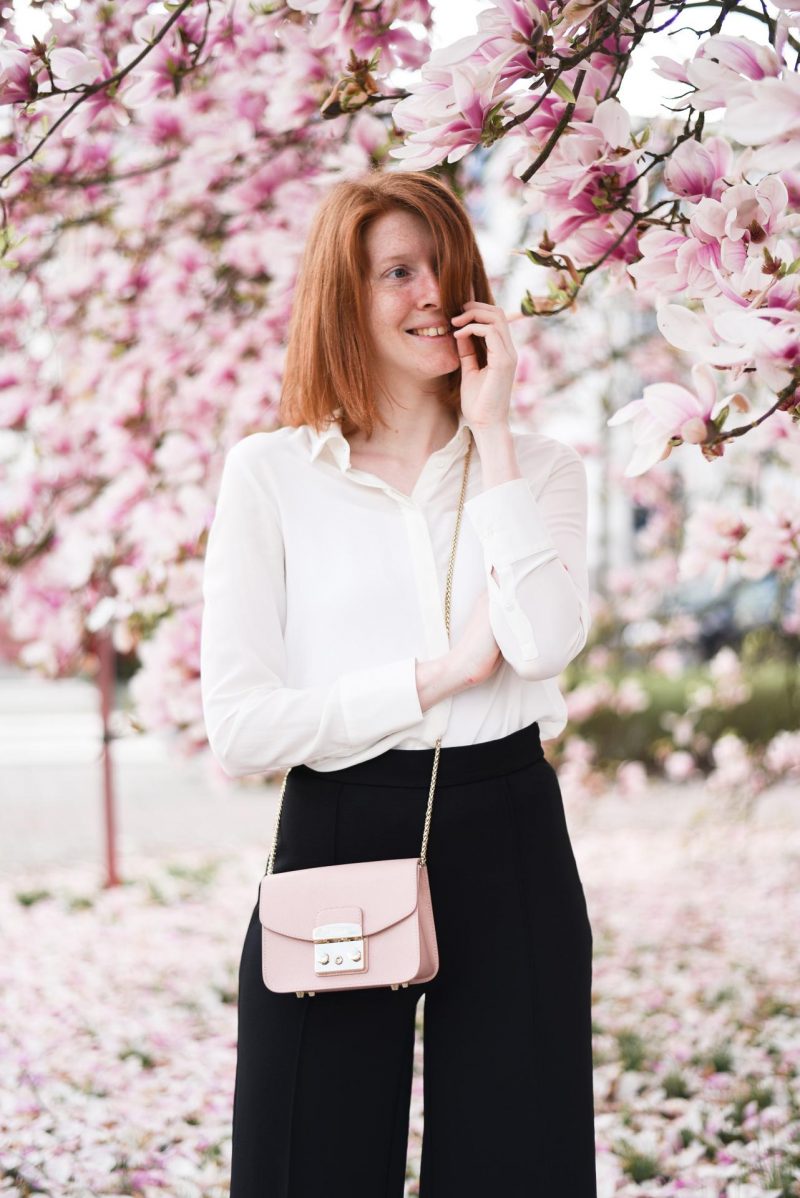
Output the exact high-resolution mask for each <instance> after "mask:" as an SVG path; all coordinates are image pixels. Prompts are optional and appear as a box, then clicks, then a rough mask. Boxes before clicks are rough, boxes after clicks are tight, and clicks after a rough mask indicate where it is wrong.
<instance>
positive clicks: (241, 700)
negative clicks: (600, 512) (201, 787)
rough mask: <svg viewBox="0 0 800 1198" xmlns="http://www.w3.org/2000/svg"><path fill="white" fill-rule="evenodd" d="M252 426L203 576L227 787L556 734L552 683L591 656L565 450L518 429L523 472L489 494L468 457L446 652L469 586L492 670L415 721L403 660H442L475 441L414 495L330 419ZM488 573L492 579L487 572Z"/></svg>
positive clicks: (440, 456)
mask: <svg viewBox="0 0 800 1198" xmlns="http://www.w3.org/2000/svg"><path fill="white" fill-rule="evenodd" d="M340 414H341V409H339V410H338V412H337V413H336V416H337V418H336V419H332V420H331V421H330V422H329V423H328V425H327V427H326V428H325V429H324V430H323V431H321V432H319V433H317V432H316V431H315V430H314V429H313V428H312V427H311V426H309V425H301V426H299V427H294V428H293V427H288V426H287V427H283V428H279V429H276V430H274V431H272V432H257V433H252V434H250V435H249V436H246V437H244V438H242V439H241V440H240V441H239V442H237V444H235V445H234V446H233V447H232V448H231V449H230V450H229V451H228V453H227V455H226V458H225V462H224V467H223V471H222V479H221V483H220V489H219V495H218V499H217V506H216V511H215V515H214V519H213V522H212V525H211V528H210V530H209V536H208V543H207V548H206V556H205V566H204V574H203V600H204V607H203V616H202V626H201V646H200V674H201V694H202V703H203V714H204V719H205V724H206V730H207V732H208V739H209V743H210V745H211V749H212V751H213V753H214V755H215V757H216V758H217V760H218V761H219V763H220V765H221V766H222V768H223V770H224V771H225V773H226V774H228V775H229V776H230V777H234V778H235V777H243V776H244V775H247V774H258V773H263V772H267V771H272V770H281V771H283V770H285V769H287V768H288V767H289V766H290V765H299V764H301V763H305V764H307V765H310V766H312V767H313V768H314V769H316V770H322V771H325V770H333V769H341V768H342V767H343V766H346V765H352V764H355V763H356V762H359V761H363V760H365V759H366V758H369V757H374V756H376V755H377V754H379V753H382V752H384V751H385V750H386V749H390V748H400V749H417V748H432V747H433V745H434V743H435V741H436V738H437V736H441V738H442V747H443V748H445V747H447V746H449V745H464V744H474V743H477V742H480V741H486V740H492V739H495V738H496V737H501V736H505V735H507V734H508V733H511V732H515V731H517V730H518V729H520V728H523V727H525V726H526V725H528V724H530V723H532V722H533V721H534V720H538V722H539V728H540V735H541V738H542V740H545V739H547V738H552V737H554V736H557V735H558V734H559V733H560V732H561V731H562V729H563V728H564V726H565V725H566V718H567V717H566V704H565V703H564V699H563V697H562V694H561V692H560V690H559V686H558V682H557V676H558V674H559V673H560V672H561V671H562V670H563V669H564V667H565V666H566V665H567V663H568V662H570V661H571V660H572V659H573V658H574V657H575V656H576V654H577V653H579V652H580V650H581V649H582V648H583V646H584V645H585V643H586V638H587V635H588V632H589V626H590V614H589V584H588V569H587V561H586V522H587V480H586V469H585V466H584V464H583V461H582V459H581V457H580V456H579V455H578V453H577V452H576V451H575V450H574V449H573V448H572V447H571V446H569V445H566V444H563V443H562V442H560V441H556V440H554V439H553V438H552V437H548V436H545V435H544V434H543V433H539V432H527V431H526V432H518V431H516V430H514V429H512V434H513V438H514V444H515V448H516V453H517V458H518V461H519V465H520V470H521V473H522V475H523V477H522V478H518V479H512V480H509V481H507V482H503V483H500V484H498V485H496V486H492V487H489V488H488V489H486V490H484V489H483V485H482V480H481V462H480V454H479V452H478V448H477V446H474V447H473V451H472V461H471V463H470V471H469V481H468V486H467V493H466V497H465V503H464V518H463V519H462V523H461V531H460V534H459V542H458V549H457V554H456V564H455V569H454V575H453V593H452V601H451V636H450V642H449V643H450V644H454V643H455V642H456V641H457V640H458V639H459V637H460V635H461V633H462V631H463V629H464V626H465V624H466V623H467V621H468V619H469V616H470V613H471V611H472V608H473V605H474V604H475V602H476V600H477V598H478V595H479V593H480V592H481V589H482V588H487V587H488V591H489V599H490V603H489V618H490V622H491V627H492V630H493V633H494V636H495V639H496V641H497V643H498V645H499V647H500V650H501V652H502V655H503V659H504V660H501V661H500V664H499V665H498V666H497V668H496V669H495V670H494V672H493V673H492V674H491V675H490V677H489V678H487V679H486V681H485V682H483V683H480V684H478V685H475V686H472V687H468V688H467V689H466V690H463V691H461V692H459V693H458V694H456V695H453V696H450V697H448V698H446V699H443V700H442V701H441V702H439V703H437V704H435V705H434V706H433V707H430V708H429V709H428V710H427V711H426V712H424V713H423V711H422V709H421V708H420V704H419V695H418V693H417V687H416V678H415V670H416V662H417V660H420V661H423V660H425V659H428V658H433V657H440V656H442V655H443V654H445V653H446V652H447V650H448V638H447V630H446V627H445V619H444V593H445V583H446V577H447V567H448V562H449V557H450V547H451V543H452V537H453V530H454V527H455V518H456V511H457V507H458V498H459V494H460V490H461V482H462V477H463V464H464V453H465V451H466V448H467V444H468V438H469V433H468V430H467V424H466V421H465V420H464V417H463V415H461V416H460V418H459V426H458V430H457V432H456V433H454V434H453V437H452V438H451V439H450V441H448V443H447V444H446V445H445V446H443V447H442V448H441V449H439V450H437V451H436V452H435V453H432V454H431V455H430V457H429V458H428V460H427V462H426V463H425V466H424V468H423V470H422V473H421V475H420V477H419V479H418V480H417V483H416V485H415V486H414V490H413V492H412V494H411V495H410V496H408V495H405V494H404V493H403V492H401V491H398V490H397V489H396V488H395V487H393V486H391V485H390V484H389V483H388V482H385V481H384V480H383V479H380V478H378V477H377V476H376V475H374V474H371V473H369V472H368V471H365V470H360V469H357V468H355V467H353V466H351V465H350V445H349V442H348V441H347V440H346V438H345V437H344V436H343V435H342V431H341V424H340V421H339V419H338V416H339V415H340ZM493 568H494V569H495V570H496V573H497V577H498V578H499V583H498V582H496V581H495V578H494V577H493V576H492V569H493Z"/></svg>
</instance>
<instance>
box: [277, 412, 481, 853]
mask: <svg viewBox="0 0 800 1198" xmlns="http://www.w3.org/2000/svg"><path fill="white" fill-rule="evenodd" d="M468 434H469V443H468V445H467V452H466V454H465V455H464V475H463V478H462V480H461V494H460V496H459V499H458V512H457V514H456V526H455V530H454V532H453V543H452V546H451V548H450V564H449V565H448V567H447V583H446V585H445V591H444V622H445V627H446V628H447V637H448V640H449V639H450V605H451V601H452V596H453V573H454V570H455V564H456V546H457V545H458V534H459V532H460V530H461V515H462V513H463V510H464V497H465V495H466V493H467V477H468V475H469V464H470V460H471V458H472V447H473V445H474V441H473V438H472V431H471V430H468ZM441 745H442V738H441V736H437V738H436V746H435V751H434V754H433V771H432V773H431V786H430V791H429V793H428V806H427V808H426V810H425V828H424V831H423V833H422V849H421V851H420V855H419V862H420V865H425V864H426V861H427V854H428V834H429V832H430V826H431V813H432V811H433V792H434V790H435V789H436V775H437V772H438V770H439V751H440V749H441ZM291 771H292V766H289V769H288V770H287V771H286V773H285V774H284V776H283V785H282V786H281V794H280V799H279V800H278V813H277V815H276V816H275V828H274V831H273V833H272V845H271V847H270V850H269V857H268V858H267V873H268V874H271V873H272V867H273V865H274V864H275V849H276V846H277V844H278V827H279V825H280V822H281V811H282V809H283V796H284V795H285V793H286V783H287V782H288V780H289V774H290V773H291Z"/></svg>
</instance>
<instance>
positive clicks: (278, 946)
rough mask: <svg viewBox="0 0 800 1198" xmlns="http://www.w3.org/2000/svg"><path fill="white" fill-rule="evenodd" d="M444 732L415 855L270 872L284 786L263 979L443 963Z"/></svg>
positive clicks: (330, 986) (369, 983)
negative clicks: (440, 801) (437, 813)
mask: <svg viewBox="0 0 800 1198" xmlns="http://www.w3.org/2000/svg"><path fill="white" fill-rule="evenodd" d="M472 447H473V439H472V435H471V434H470V438H469V444H468V446H467V452H466V454H465V457H464V476H463V479H462V482H461V495H460V498H459V502H458V512H457V515H456V526H455V532H454V533H453V543H452V548H451V550H450V564H449V567H448V571H447V586H446V589H445V604H444V608H445V624H446V627H447V633H448V636H449V634H450V602H451V596H452V591H453V567H454V564H455V555H456V545H457V543H458V534H459V530H460V527H461V515H462V512H463V508H464V496H465V494H466V490H467V477H468V474H469V464H470V459H471V456H472ZM440 748H441V737H437V740H436V748H435V752H434V756H433V771H432V774H431V785H430V792H429V794H428V806H427V809H426V811H425V826H424V830H423V833H422V848H421V851H420V855H419V857H398V858H394V859H392V860H388V861H355V862H351V863H347V864H343V865H321V866H316V867H312V868H310V869H295V870H285V871H283V872H281V873H277V874H276V873H273V865H274V862H275V848H276V845H277V842H278V827H279V825H280V818H281V809H282V807H283V797H284V794H285V793H286V783H287V780H288V778H289V774H290V772H291V767H290V768H289V769H288V770H287V771H286V774H285V775H284V779H283V785H282V787H281V794H280V800H279V803H278V814H277V816H276V819H275V829H274V832H273V836H272V847H271V848H270V852H269V857H268V859H267V869H266V873H265V874H264V877H263V878H262V879H261V884H260V886H259V897H258V915H259V920H260V922H261V966H262V974H263V978H264V985H265V986H266V987H267V989H268V990H274V991H276V992H278V993H284V994H287V993H291V992H292V991H294V992H295V994H296V995H297V997H298V998H302V997H303V996H304V995H306V994H308V995H309V996H313V995H315V994H316V993H317V992H318V991H321V990H356V989H365V988H369V987H374V986H389V987H391V989H392V990H399V989H400V987H403V988H405V987H407V986H408V985H409V983H410V982H427V981H430V979H431V978H432V977H434V976H435V975H436V973H437V971H438V969H439V950H438V947H437V943H436V928H435V925H434V920H433V908H432V905H431V892H430V885H429V883H428V866H427V849H428V833H429V830H430V823H431V812H432V810H433V792H434V789H435V787H436V774H437V770H438V768H439V751H440Z"/></svg>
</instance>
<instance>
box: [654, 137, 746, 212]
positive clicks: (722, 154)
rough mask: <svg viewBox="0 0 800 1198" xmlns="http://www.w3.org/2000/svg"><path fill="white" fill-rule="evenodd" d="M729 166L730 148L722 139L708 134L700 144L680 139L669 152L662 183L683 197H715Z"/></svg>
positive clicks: (731, 156) (691, 198)
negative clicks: (678, 143) (675, 146)
mask: <svg viewBox="0 0 800 1198" xmlns="http://www.w3.org/2000/svg"><path fill="white" fill-rule="evenodd" d="M732 165H733V149H732V148H731V145H730V142H727V141H725V140H724V138H722V137H709V138H708V139H707V140H706V141H704V142H702V143H701V142H698V141H694V140H693V139H690V140H689V141H684V142H681V144H680V145H679V146H678V147H677V148H676V149H675V150H674V151H673V153H672V154H671V155H670V158H669V161H668V162H667V165H666V167H665V168H664V182H665V183H666V185H667V187H668V188H669V189H670V191H673V192H674V193H675V195H678V196H682V197H683V199H685V200H699V199H700V197H701V196H710V197H711V198H712V199H715V200H718V199H719V198H720V194H721V192H722V191H723V190H724V188H725V186H726V184H725V180H724V177H725V176H726V175H727V174H728V173H729V171H730V170H731V167H732Z"/></svg>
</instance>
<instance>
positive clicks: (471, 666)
mask: <svg viewBox="0 0 800 1198" xmlns="http://www.w3.org/2000/svg"><path fill="white" fill-rule="evenodd" d="M502 656H503V655H502V653H501V652H500V648H499V646H498V644H497V641H496V640H495V639H494V633H493V632H492V626H491V624H490V623H489V592H488V591H487V590H486V589H485V588H484V590H483V591H481V593H480V595H479V596H478V599H477V602H476V603H475V605H474V607H473V608H472V612H471V614H470V617H469V620H468V621H467V625H466V627H465V629H464V631H463V633H462V634H461V636H460V637H459V639H458V640H457V641H456V643H455V644H454V645H453V647H452V649H451V650H450V658H451V663H452V665H453V669H454V671H455V675H456V678H457V679H460V681H461V689H465V688H466V687H469V686H475V685H477V683H479V682H484V681H485V680H486V679H487V678H488V677H489V676H490V675H491V674H493V673H494V671H495V670H496V669H497V666H498V665H499V663H500V661H501V660H502Z"/></svg>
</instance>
